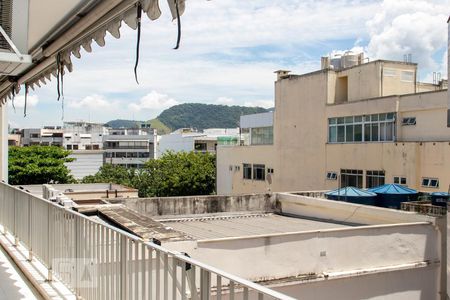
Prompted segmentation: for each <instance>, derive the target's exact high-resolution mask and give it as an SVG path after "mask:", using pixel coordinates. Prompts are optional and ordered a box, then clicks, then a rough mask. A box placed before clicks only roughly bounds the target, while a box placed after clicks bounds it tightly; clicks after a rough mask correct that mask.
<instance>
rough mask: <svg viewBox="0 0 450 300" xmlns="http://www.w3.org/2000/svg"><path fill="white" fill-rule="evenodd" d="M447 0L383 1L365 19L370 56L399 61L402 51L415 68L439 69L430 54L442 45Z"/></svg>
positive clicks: (444, 36)
mask: <svg viewBox="0 0 450 300" xmlns="http://www.w3.org/2000/svg"><path fill="white" fill-rule="evenodd" d="M449 5H450V1H449V0H440V1H433V0H426V1H425V0H418V1H412V0H385V1H384V2H383V3H382V5H381V10H380V11H378V13H376V14H375V16H374V17H373V18H372V19H371V20H369V21H368V22H367V24H366V25H367V29H368V32H369V35H370V41H369V43H368V45H367V52H368V54H369V56H371V57H373V58H383V59H395V60H403V56H404V55H405V54H411V55H412V61H413V62H418V63H419V67H421V68H427V69H432V70H437V69H440V65H441V62H440V61H435V60H434V59H433V57H432V56H433V55H434V54H435V53H436V52H437V51H439V50H441V49H443V47H445V46H446V40H447V29H446V28H447V24H446V21H447V18H448V15H447V14H446V13H444V12H448V7H449Z"/></svg>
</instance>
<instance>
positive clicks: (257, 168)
mask: <svg viewBox="0 0 450 300" xmlns="http://www.w3.org/2000/svg"><path fill="white" fill-rule="evenodd" d="M253 179H254V180H266V166H265V165H257V164H255V165H253Z"/></svg>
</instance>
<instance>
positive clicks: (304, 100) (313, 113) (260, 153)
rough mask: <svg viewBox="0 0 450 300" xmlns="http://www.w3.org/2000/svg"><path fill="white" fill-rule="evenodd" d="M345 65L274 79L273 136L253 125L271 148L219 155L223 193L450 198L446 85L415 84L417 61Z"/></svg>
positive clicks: (325, 64)
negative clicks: (363, 191)
mask: <svg viewBox="0 0 450 300" xmlns="http://www.w3.org/2000/svg"><path fill="white" fill-rule="evenodd" d="M348 55H352V56H353V57H349V58H347V57H346V56H348ZM341 59H342V60H345V63H341V64H339V65H338V64H335V63H331V61H330V60H329V59H327V58H324V59H322V69H321V70H318V71H316V72H311V73H307V74H303V75H291V74H289V71H277V72H276V73H277V80H276V82H275V111H274V116H273V128H272V129H271V128H270V126H269V127H268V126H265V125H264V126H258V124H256V123H255V126H254V127H255V128H257V129H255V130H254V129H252V130H253V131H254V132H260V133H261V134H263V132H264V134H265V135H264V134H263V135H264V136H265V137H266V138H265V139H264V138H258V139H255V140H253V139H252V140H251V142H250V143H248V144H247V145H244V146H234V147H225V146H223V147H218V152H217V192H218V194H239V193H247V192H265V191H295V190H318V189H333V188H337V187H339V186H348V185H352V186H356V187H360V188H370V187H373V186H377V185H380V184H383V183H399V184H405V185H408V186H409V187H412V188H415V189H419V190H422V191H429V192H433V191H447V190H448V189H449V185H450V172H449V170H450V128H449V127H448V126H447V111H448V109H449V107H450V106H449V103H448V101H450V100H448V94H447V89H446V88H447V87H446V86H447V82H446V81H445V80H442V81H440V82H437V83H435V84H421V83H418V82H417V80H416V79H417V65H416V64H414V63H411V62H399V61H387V60H377V61H372V62H365V61H364V59H361V58H360V56H359V55H354V54H346V55H344V56H343V57H341ZM244 121H245V120H244ZM244 123H245V122H244ZM244 125H245V124H244ZM266 125H267V124H266ZM247 127H248V126H247ZM262 128H265V129H264V130H263V129H262ZM242 130H244V129H242ZM264 140H265V142H264ZM261 141H262V142H261Z"/></svg>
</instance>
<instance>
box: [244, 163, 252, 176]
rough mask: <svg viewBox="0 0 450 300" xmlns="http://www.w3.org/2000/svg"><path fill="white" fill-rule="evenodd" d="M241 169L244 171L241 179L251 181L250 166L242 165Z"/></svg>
mask: <svg viewBox="0 0 450 300" xmlns="http://www.w3.org/2000/svg"><path fill="white" fill-rule="evenodd" d="M242 169H243V170H244V174H243V178H244V179H252V165H251V164H243V166H242Z"/></svg>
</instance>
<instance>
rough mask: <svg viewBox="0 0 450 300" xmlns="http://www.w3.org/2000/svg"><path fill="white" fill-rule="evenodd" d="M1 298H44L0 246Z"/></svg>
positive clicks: (13, 299)
mask: <svg viewBox="0 0 450 300" xmlns="http://www.w3.org/2000/svg"><path fill="white" fill-rule="evenodd" d="M0 299H5V300H6V299H8V300H15V299H27V300H28V299H42V298H41V297H40V295H39V294H38V292H37V291H36V290H35V289H34V288H33V286H32V285H31V283H30V282H29V281H28V280H27V279H26V278H25V276H24V275H23V274H22V272H21V271H20V270H19V269H18V268H17V266H16V265H15V263H14V262H13V261H12V260H11V259H10V258H9V256H8V254H7V253H6V252H5V250H4V249H3V247H2V246H0Z"/></svg>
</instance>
